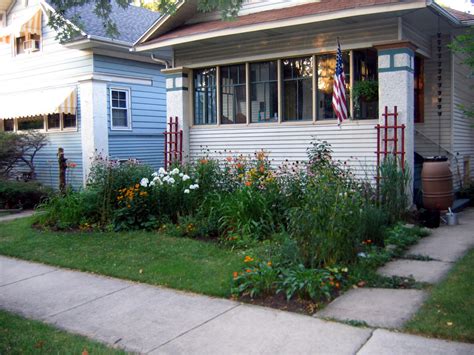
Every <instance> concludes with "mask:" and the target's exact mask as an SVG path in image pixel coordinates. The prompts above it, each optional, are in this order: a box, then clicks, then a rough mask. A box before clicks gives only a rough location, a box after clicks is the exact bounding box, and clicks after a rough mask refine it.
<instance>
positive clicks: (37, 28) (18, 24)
mask: <svg viewBox="0 0 474 355" xmlns="http://www.w3.org/2000/svg"><path fill="white" fill-rule="evenodd" d="M42 14H43V11H42V10H41V9H40V8H38V7H36V8H32V9H29V10H27V11H26V12H25V14H23V15H22V16H20V17H19V18H17V19H14V20H13V23H12V24H11V25H9V26H7V27H4V28H0V43H10V39H11V37H12V36H14V37H15V36H16V37H20V36H23V35H26V34H27V33H29V34H37V35H41V19H42Z"/></svg>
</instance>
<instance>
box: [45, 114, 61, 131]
mask: <svg viewBox="0 0 474 355" xmlns="http://www.w3.org/2000/svg"><path fill="white" fill-rule="evenodd" d="M53 129H61V115H60V114H59V113H54V114H51V115H48V130H53Z"/></svg>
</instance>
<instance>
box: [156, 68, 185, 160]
mask: <svg viewBox="0 0 474 355" xmlns="http://www.w3.org/2000/svg"><path fill="white" fill-rule="evenodd" d="M162 72H163V73H164V74H166V117H167V118H166V120H167V122H168V121H169V118H170V117H173V118H174V117H178V122H179V128H180V129H182V130H183V160H184V161H186V160H187V159H189V130H190V126H191V119H190V112H191V110H190V103H189V99H190V98H189V86H190V85H189V83H190V81H191V80H192V79H191V78H189V77H188V70H187V69H186V68H173V69H167V70H163V71H162ZM166 129H168V126H167V127H166Z"/></svg>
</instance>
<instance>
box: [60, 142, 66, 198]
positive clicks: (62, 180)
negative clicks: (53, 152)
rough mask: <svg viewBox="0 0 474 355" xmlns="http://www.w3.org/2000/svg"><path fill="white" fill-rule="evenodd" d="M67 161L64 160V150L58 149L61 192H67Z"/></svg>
mask: <svg viewBox="0 0 474 355" xmlns="http://www.w3.org/2000/svg"><path fill="white" fill-rule="evenodd" d="M66 161H67V159H66V158H64V149H63V148H58V165H59V191H61V192H62V193H65V192H66V169H67V164H66Z"/></svg>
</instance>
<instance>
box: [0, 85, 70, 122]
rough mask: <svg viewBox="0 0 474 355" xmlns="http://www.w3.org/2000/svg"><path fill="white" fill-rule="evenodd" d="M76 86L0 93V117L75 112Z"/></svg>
mask: <svg viewBox="0 0 474 355" xmlns="http://www.w3.org/2000/svg"><path fill="white" fill-rule="evenodd" d="M76 108H77V93H76V88H72V87H65V88H58V89H49V90H38V91H31V92H27V93H20V94H14V95H0V119H2V120H5V119H11V118H20V117H32V116H40V115H47V114H52V113H70V114H75V113H76Z"/></svg>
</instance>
